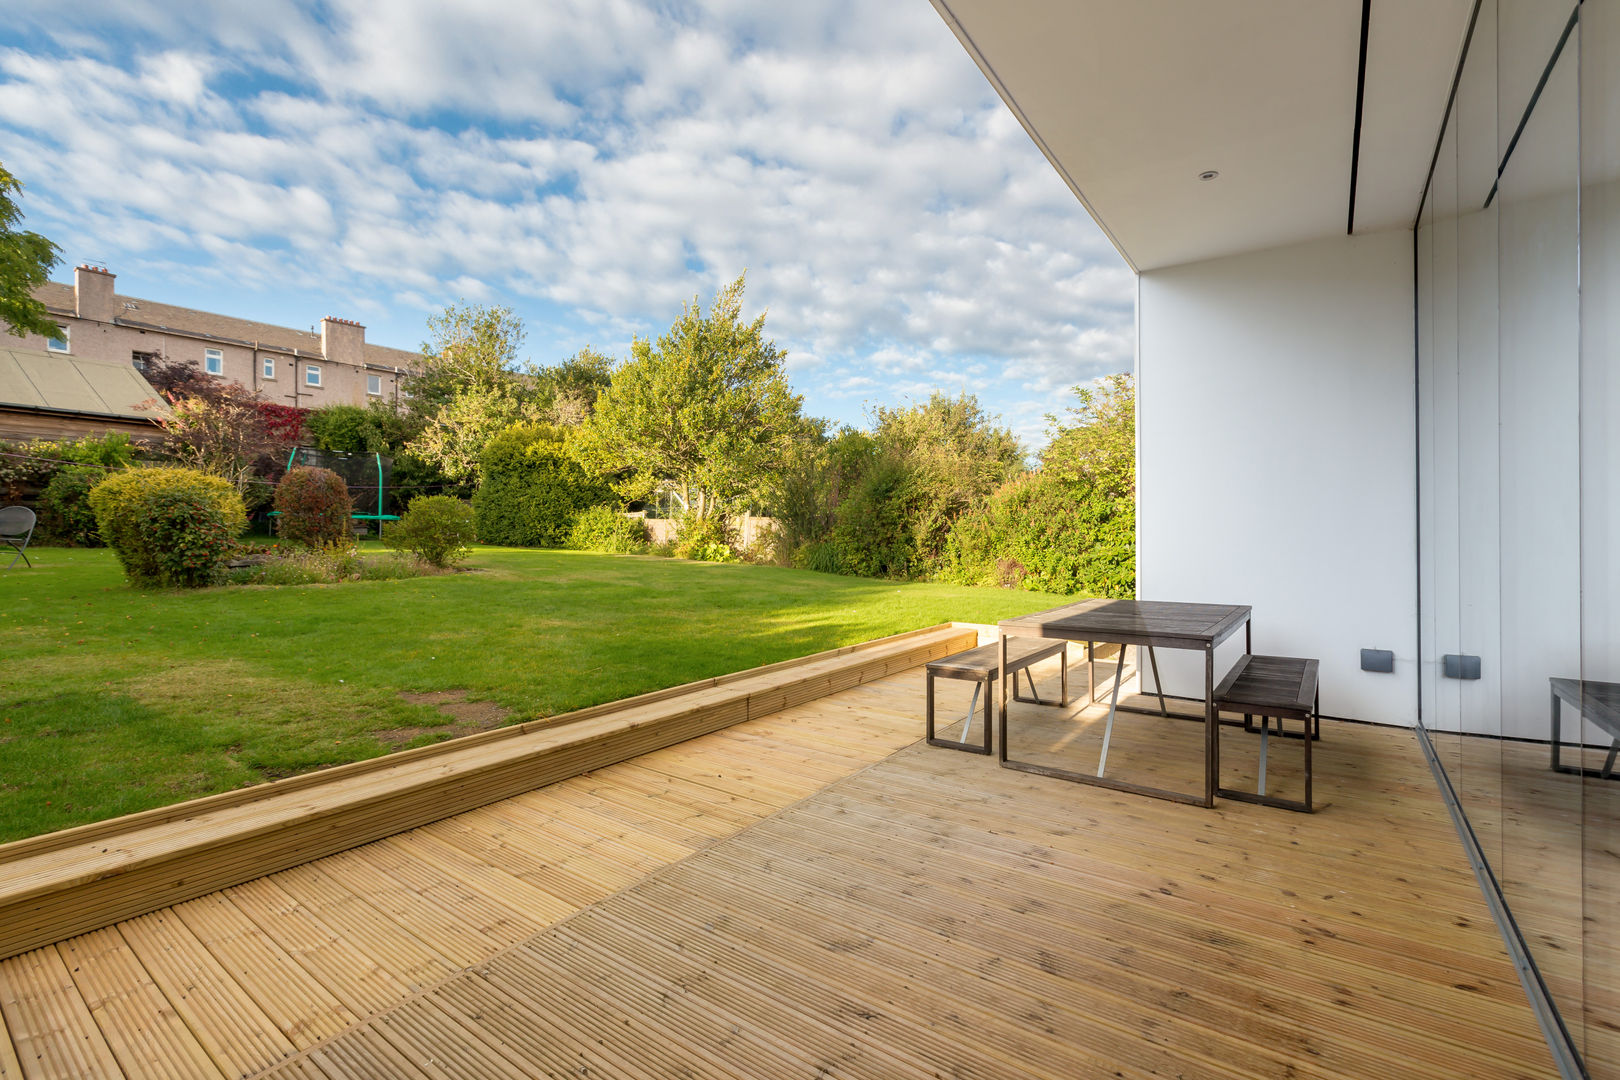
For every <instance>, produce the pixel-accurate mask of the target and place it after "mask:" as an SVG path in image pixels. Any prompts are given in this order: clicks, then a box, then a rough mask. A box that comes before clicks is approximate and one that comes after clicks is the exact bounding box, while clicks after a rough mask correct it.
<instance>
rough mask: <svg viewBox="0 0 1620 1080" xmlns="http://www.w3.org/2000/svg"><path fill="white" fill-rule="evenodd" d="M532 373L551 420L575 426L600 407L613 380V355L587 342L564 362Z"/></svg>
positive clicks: (534, 370)
mask: <svg viewBox="0 0 1620 1080" xmlns="http://www.w3.org/2000/svg"><path fill="white" fill-rule="evenodd" d="M529 376H530V378H531V380H532V381H533V384H534V391H535V394H536V396H537V397H538V398H539V400H540V407H541V410H542V411H543V412H544V413H545V414H546V416H547V417H548V419H549V420H550V422H551V423H553V424H559V425H562V426H564V427H573V426H575V425H578V424H583V423H584V422H585V420H586V419H587V418H588V417H589V416H590V415H591V413H593V412H595V411H596V399H597V398H598V397H599V396H601V393H602V391H603V390H606V389H607V388H608V386H610V385H611V384H612V382H613V359H612V357H609V356H605V355H603V354H602V353H599V352H597V351H596V350H595V349H593V348H591V347H590V346H589V345H587V346H585V347H584V348H583V349H581V350H579V352H577V353H575V354H574V355H573V356H570V357H569V358H568V359H566V360H564V361H563V362H562V363H560V364H551V365H548V366H545V367H538V368H535V369H533V370H532V371H531V372H530V373H529Z"/></svg>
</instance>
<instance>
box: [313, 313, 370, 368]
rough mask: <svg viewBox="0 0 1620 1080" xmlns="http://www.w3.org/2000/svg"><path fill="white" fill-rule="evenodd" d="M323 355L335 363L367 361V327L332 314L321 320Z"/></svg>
mask: <svg viewBox="0 0 1620 1080" xmlns="http://www.w3.org/2000/svg"><path fill="white" fill-rule="evenodd" d="M321 355H322V356H324V357H326V358H327V359H328V360H330V361H332V362H333V363H334V364H353V365H354V366H355V367H359V366H361V365H363V364H364V363H365V362H366V328H365V327H363V326H361V325H360V324H359V323H357V322H350V321H349V320H348V319H339V318H335V317H333V316H331V315H328V316H327V317H326V318H324V319H322V320H321Z"/></svg>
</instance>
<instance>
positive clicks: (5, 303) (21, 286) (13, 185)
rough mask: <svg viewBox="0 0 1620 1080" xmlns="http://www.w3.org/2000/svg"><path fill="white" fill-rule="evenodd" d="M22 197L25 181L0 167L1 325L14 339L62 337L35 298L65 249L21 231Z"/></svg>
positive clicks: (56, 326)
mask: <svg viewBox="0 0 1620 1080" xmlns="http://www.w3.org/2000/svg"><path fill="white" fill-rule="evenodd" d="M21 194H22V183H21V181H19V180H18V179H17V178H16V177H15V176H13V175H11V173H9V172H7V171H6V168H5V166H4V165H0V322H4V323H5V324H6V330H7V332H9V333H10V334H11V335H12V336H13V337H26V336H27V335H29V334H39V335H41V336H43V337H48V338H55V337H61V335H62V328H61V327H60V326H58V325H57V324H56V322H55V321H54V320H53V319H51V317H50V315H49V314H48V313H47V312H46V310H45V305H44V304H42V303H40V302H39V301H38V300H36V299H34V290H35V289H37V288H39V287H40V286H41V285H43V284H45V282H46V281H48V280H50V273H51V267H53V266H55V265H56V263H57V256H58V255H60V254H61V250H62V249H61V248H59V247H57V246H56V245H55V244H53V243H51V242H50V241H49V240H47V239H45V238H44V237H43V236H41V235H39V233H36V232H23V231H21V230H20V229H18V228H17V226H19V225H20V224H22V218H23V214H22V209H21V208H20V207H18V205H17V201H16V199H15V198H14V196H17V195H21Z"/></svg>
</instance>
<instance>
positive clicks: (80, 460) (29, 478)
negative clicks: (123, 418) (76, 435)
mask: <svg viewBox="0 0 1620 1080" xmlns="http://www.w3.org/2000/svg"><path fill="white" fill-rule="evenodd" d="M139 449H140V448H139V447H138V446H137V445H136V444H135V443H134V442H132V441H131V440H130V437H129V436H128V435H125V434H124V433H122V432H118V433H115V434H112V435H103V436H96V435H86V436H85V437H83V438H81V439H68V440H63V441H61V442H51V441H47V440H44V439H41V440H38V441H36V442H10V441H7V440H4V439H0V500H4V501H5V502H7V503H15V502H19V501H22V500H23V498H24V496H25V495H26V494H27V493H28V492H29V491H30V490H31V489H33V488H43V487H44V486H45V485H46V484H48V483H49V482H50V479H51V477H52V476H54V475H56V473H57V471H58V470H60V469H62V468H63V467H64V463H72V464H80V465H90V466H100V467H101V468H102V469H103V470H105V469H118V468H123V467H124V466H126V465H129V464H130V463H131V462H133V461H134V460H135V456H136V454H137V452H138V451H139Z"/></svg>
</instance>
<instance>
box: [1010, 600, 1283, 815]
mask: <svg viewBox="0 0 1620 1080" xmlns="http://www.w3.org/2000/svg"><path fill="white" fill-rule="evenodd" d="M1239 626H1242V627H1243V632H1244V651H1245V652H1252V651H1253V649H1252V647H1251V646H1252V643H1253V627H1252V625H1251V622H1250V611H1249V607H1248V606H1247V605H1238V604H1183V603H1175V602H1170V601H1163V600H1081V601H1079V602H1077V603H1073V604H1065V605H1063V606H1062V607H1057V608H1052V609H1051V610H1050V611H1038V612H1035V613H1034V614H1031V615H1019V616H1016V617H1014V618H1011V619H1002V620H1001V622H1000V623H998V624H997V636H998V639H999V646H998V648H997V650H996V651H997V654H998V656H999V662H1000V664H1001V665H1002V668H1001V671H1000V678H999V680H998V682H999V684H1000V687H1001V690H1000V693H1001V708H1000V713H999V717H1000V718H999V721H998V724H997V726H998V728H999V732H998V734H999V740H998V741H999V742H1000V744H1001V747H1000V760H1001V764H1002V766H1003V767H1005V768H1008V769H1020V770H1022V771H1024V772H1031V773H1038V774H1040V775H1042V776H1054V777H1058V778H1060V779H1063V780H1072V781H1074V782H1075V783H1079V784H1095V785H1096V786H1098V787H1106V788H1113V789H1114V790H1116V791H1128V792H1132V793H1133V794H1137V795H1151V796H1153V797H1155V798H1159V799H1170V800H1173V801H1175V802H1184V803H1191V804H1193V805H1195V806H1214V805H1215V788H1216V786H1217V784H1218V781H1219V776H1220V717H1219V715H1218V714H1217V713H1216V711H1215V648H1216V646H1218V645H1220V644H1221V642H1223V641H1225V640H1226V639H1227V638H1229V637H1231V636H1232V635H1233V634H1234V633H1236V632H1237V629H1238V627H1239ZM1009 637H1042V638H1064V639H1066V640H1068V641H1084V642H1086V643H1087V644H1088V648H1087V655H1088V658H1089V656H1090V652H1091V649H1090V647H1089V646H1092V645H1094V644H1095V643H1097V642H1106V643H1109V644H1117V645H1118V646H1119V647H1120V648H1119V662H1118V664H1117V666H1116V667H1115V669H1114V688H1113V696H1112V699H1111V700H1110V702H1109V705H1108V724H1107V727H1106V729H1105V732H1104V735H1103V750H1102V757H1101V759H1100V760H1099V762H1098V765H1097V775H1096V776H1088V775H1086V774H1084V773H1079V772H1074V771H1073V770H1070V769H1062V768H1058V767H1056V766H1053V765H1040V764H1036V763H1035V762H1031V761H1019V760H1016V759H1014V758H1012V757H1011V756H1010V755H1009V754H1008V753H1007V678H1006V670H1005V664H1006V657H1007V639H1008V638H1009ZM1127 645H1135V646H1137V647H1138V649H1139V650H1140V649H1142V648H1146V649H1147V650H1148V657H1149V659H1150V660H1151V661H1152V663H1153V669H1154V671H1153V673H1154V679H1155V682H1157V678H1158V660H1157V657H1156V656H1155V654H1154V652H1153V650H1154V649H1158V648H1164V649H1192V650H1195V651H1201V652H1203V654H1204V793H1203V795H1202V796H1199V795H1196V794H1191V793H1187V792H1180V791H1172V790H1169V789H1166V788H1156V787H1150V786H1147V785H1145V784H1133V783H1130V782H1129V781H1125V780H1115V779H1113V778H1111V777H1107V776H1104V775H1103V771H1104V768H1105V766H1106V764H1107V761H1108V740H1109V739H1110V738H1111V737H1112V735H1113V729H1114V715H1115V713H1116V712H1132V713H1145V714H1147V715H1151V716H1165V717H1168V716H1169V715H1170V713H1169V711H1168V709H1166V708H1165V705H1164V688H1163V687H1162V686H1158V687H1157V689H1158V696H1159V708H1158V709H1157V710H1153V709H1142V708H1135V707H1132V706H1129V705H1121V704H1119V684H1120V680H1121V677H1122V676H1123V675H1124V671H1125V646H1127ZM1137 663H1138V668H1139V669H1140V665H1141V660H1140V652H1138V661H1137ZM1093 670H1095V665H1093ZM1091 693H1092V700H1093V701H1095V700H1096V686H1095V685H1093V686H1092V688H1091Z"/></svg>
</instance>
